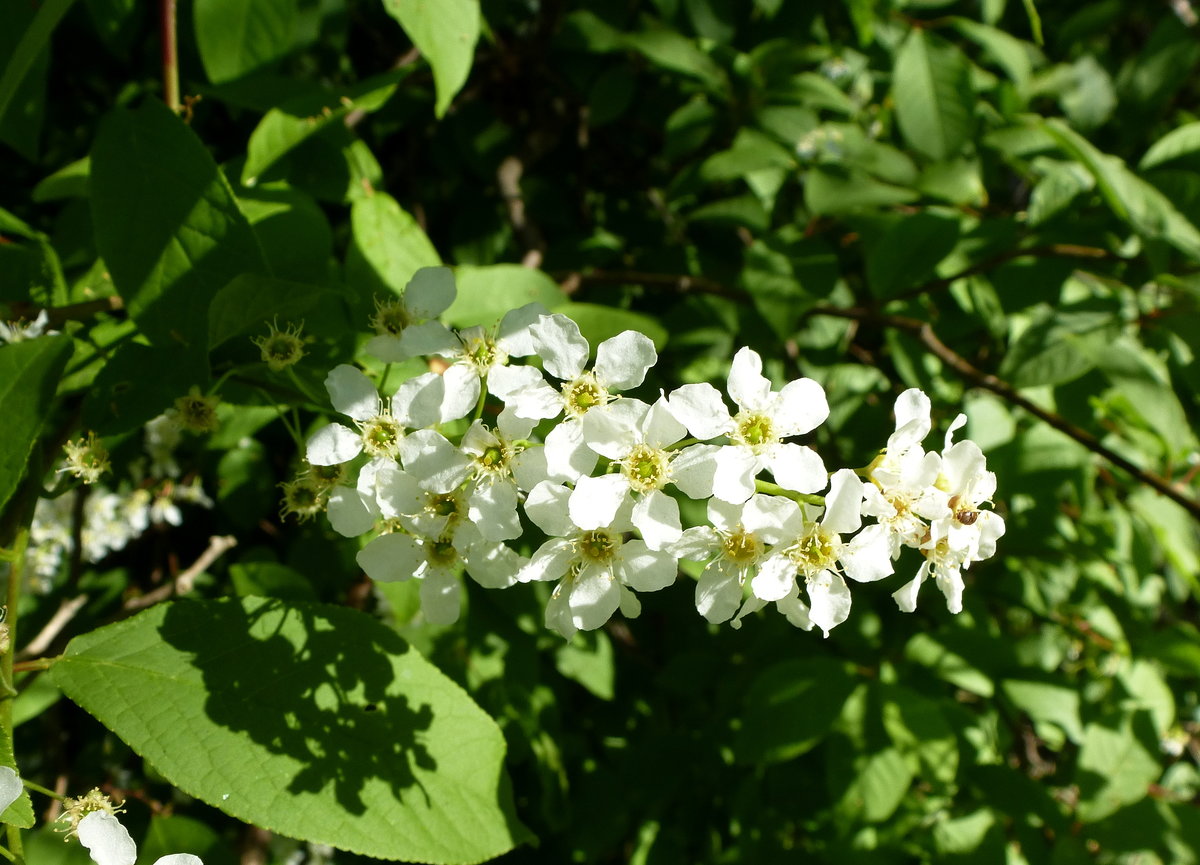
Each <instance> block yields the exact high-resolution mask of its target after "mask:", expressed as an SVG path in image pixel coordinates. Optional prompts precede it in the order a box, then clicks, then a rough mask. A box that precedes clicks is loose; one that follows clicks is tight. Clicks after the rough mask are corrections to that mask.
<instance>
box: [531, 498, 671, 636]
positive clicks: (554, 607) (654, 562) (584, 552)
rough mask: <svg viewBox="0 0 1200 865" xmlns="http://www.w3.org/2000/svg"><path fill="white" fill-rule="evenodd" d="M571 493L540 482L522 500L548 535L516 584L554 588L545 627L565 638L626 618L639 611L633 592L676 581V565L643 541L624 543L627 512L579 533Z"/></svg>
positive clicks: (627, 520)
mask: <svg viewBox="0 0 1200 865" xmlns="http://www.w3.org/2000/svg"><path fill="white" fill-rule="evenodd" d="M570 495H571V491H570V490H569V489H568V488H567V487H565V486H562V485H561V484H555V483H553V482H551V481H543V482H542V483H540V484H538V485H537V486H535V487H534V488H533V489H532V490H531V491H530V492H529V496H528V497H527V498H526V500H525V513H526V514H527V515H528V516H529V518H530V519H531V520H533V522H535V523H536V524H537V525H538V527H539V528H540V529H542V531H544V532H545V533H546V534H547V535H549V536H550V539H549V540H548V541H546V542H545V543H544V544H542V545H541V547H539V548H538V549H537V551H536V552H535V553H534V554H533V556H532V557H531V558H530V560H529V563H528V564H527V565H525V566H524V567H523V568H522V569H521V571H520V573H518V574H517V580H518V581H519V582H523V583H527V582H530V581H533V580H540V581H547V582H549V581H555V580H557V581H558V583H557V585H555V587H554V591H553V592H552V594H551V596H550V601H549V602H548V603H547V604H546V627H548V628H550V629H551V630H552V631H555V632H557V633H558V634H561V635H562V636H563V637H567V638H570V637H571V636H573V635H574V634H575V633H576V632H577V631H591V630H595V629H596V628H599V627H601V626H602V625H603V624H604V623H605V622H607V621H608V620H609V619H610V618H611V617H612V615H613V613H615V612H616V611H617V610H618V609H620V610H621V612H622V613H624V614H625V615H626V616H628V617H629V618H634V617H636V616H637V615H638V614H639V613H640V612H641V602H640V601H638V599H637V596H636V595H634V593H633V591H631V590H634V589H636V590H637V591H639V592H656V591H658V590H659V589H664V588H666V587H667V586H669V585H671V584H672V583H673V582H675V577H676V574H677V573H678V566H679V563H678V561H677V559H676V558H675V556H674V555H673V554H671V553H669V552H666V551H664V550H652V549H650V548H649V547H648V546H647V545H646V542H645V541H642V540H631V541H627V540H625V539H624V537H623V534H624V532H627V531H629V530H630V529H631V528H632V527H633V526H632V523H630V522H629V517H628V514H627V513H618V514H617V515H616V517H615V518H614V520H613V522H612V524H611V525H609V526H606V527H603V528H596V529H590V530H588V529H582V528H580V527H579V526H578V525H576V524H575V523H574V522H573V521H572V519H571V516H570V513H569V506H568V501H569V499H570Z"/></svg>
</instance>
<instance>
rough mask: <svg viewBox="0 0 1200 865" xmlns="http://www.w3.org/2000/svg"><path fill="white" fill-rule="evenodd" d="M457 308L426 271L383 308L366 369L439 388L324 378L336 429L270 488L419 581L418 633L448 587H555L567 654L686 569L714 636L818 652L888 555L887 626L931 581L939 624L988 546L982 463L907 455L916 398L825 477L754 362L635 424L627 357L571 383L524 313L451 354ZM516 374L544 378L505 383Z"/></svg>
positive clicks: (804, 389)
mask: <svg viewBox="0 0 1200 865" xmlns="http://www.w3.org/2000/svg"><path fill="white" fill-rule="evenodd" d="M454 296H455V294H454V283H453V278H452V276H451V274H450V272H449V271H448V270H447V269H445V268H425V269H422V270H420V271H418V272H417V274H416V275H415V276H414V277H413V280H412V281H411V282H410V283H409V285H408V287H407V289H406V294H405V297H406V298H407V301H405V300H401V301H394V302H392V303H391V304H383V305H381V306H380V309H379V311H378V312H377V315H376V318H377V319H379V320H381V321H383V320H386V321H388V322H389V324H388V327H387V328H380V327H377V330H379V332H380V335H379V336H377V337H375V338H374V339H372V340H371V342H369V343H368V344H367V347H366V349H367V351H368V352H369V353H372V354H374V355H376V356H377V357H379V359H381V360H383V361H385V362H388V363H391V362H395V361H400V360H407V359H409V358H412V357H417V356H426V357H429V358H433V357H438V358H441V361H439V362H438V363H437V364H436V367H437V368H439V369H440V370H441V371H440V372H428V373H425V374H423V375H419V376H416V377H415V378H411V379H409V380H408V381H405V382H404V383H403V384H401V385H400V387H399V389H398V390H397V391H396V392H395V394H394V395H392V396H390V397H384V396H381V395H380V393H379V391H378V389H377V387H376V384H375V383H374V382H373V381H372V380H371V379H370V378H369V377H368V376H367V375H366V374H365V373H363V372H362V371H360V370H359V369H358V368H356V367H354V366H351V365H348V364H343V365H340V366H338V367H336V368H335V369H333V370H332V371H331V372H330V373H329V375H328V377H327V378H326V380H325V385H326V388H327V390H328V392H329V397H330V399H331V401H332V404H333V407H334V408H335V409H336V410H337V411H338V412H339V413H341V414H342V415H345V417H346V418H347V419H348V420H349V423H348V424H347V423H333V424H330V425H328V426H325V427H323V428H321V429H319V430H317V432H316V433H314V434H313V435H312V436H311V437H310V438H309V440H308V443H307V454H306V456H307V459H308V462H309V464H310V468H309V470H308V471H307V472H306V473H305V474H303V475H301V477H300V478H298V479H297V480H296V481H293V482H292V484H289V485H285V493H286V496H285V499H291V498H295V504H287V503H285V509H288V510H293V511H295V512H296V513H298V514H299V515H300V516H306V515H308V514H309V513H310V512H311V510H320V509H321V508H324V509H325V510H326V512H327V514H328V518H329V521H330V524H331V525H332V527H333V528H334V530H336V531H337V532H339V533H341V534H343V535H346V536H349V537H358V536H370V540H369V541H367V542H366V543H365V545H364V546H363V547H362V549H361V550H360V552H359V554H358V562H359V564H360V565H361V566H362V568H363V570H364V571H365V572H366V573H367V574H368V575H369V576H370V577H371V578H372V579H375V580H377V581H398V580H409V579H417V580H420V596H421V602H422V609H423V611H424V614H425V616H426V618H427V619H428V620H429V621H431V622H434V623H449V622H452V621H454V620H455V619H457V617H458V615H459V607H460V595H461V587H460V583H459V574H460V572H462V571H465V572H466V573H467V574H469V575H470V576H471V577H473V578H474V579H475V580H476V581H477V582H479V583H480V584H481V585H483V586H486V587H490V588H505V587H508V586H512V585H514V584H516V583H527V582H531V581H545V582H553V583H554V584H555V585H554V588H553V591H552V593H551V596H550V600H549V602H548V604H547V607H546V616H545V620H546V625H547V627H549V628H551V629H553V630H554V631H556V632H558V633H559V634H561V635H563V636H564V637H570V636H571V635H573V634H574V633H575V632H576V631H579V630H591V629H595V628H599V627H601V626H602V625H603V624H604V623H605V622H607V621H608V620H609V618H610V617H611V616H612V615H613V614H614V613H615V612H616V611H617V610H618V609H619V610H621V611H622V613H624V614H625V615H626V616H636V615H637V614H638V612H639V610H640V607H641V605H640V602H639V600H638V597H637V593H639V592H651V591H656V590H658V589H662V588H665V587H666V586H669V585H671V584H672V583H673V582H674V581H675V579H676V577H677V575H678V573H679V560H680V559H689V560H694V561H697V562H700V563H702V564H703V570H702V573H701V575H700V578H699V581H698V583H697V585H696V594H695V597H696V607H697V609H698V610H699V612H700V613H701V614H702V615H703V616H704V617H705V618H706V619H708V620H709V621H710V622H713V623H719V622H725V621H729V620H731V619H732V620H733V623H734V625H735V626H736V625H737V624H738V623H739V622H740V620H741V619H742V618H743V617H744V616H745V615H746V614H748V613H750V612H753V611H755V610H758V609H761V608H762V607H765V606H766V605H768V604H772V603H773V604H775V606H776V608H777V609H778V610H779V611H780V612H781V613H783V614H784V615H785V616H786V618H787V620H788V621H789V622H791V623H792V624H794V625H796V626H798V627H801V628H803V629H805V630H808V629H811V628H812V627H813V626H814V625H815V626H817V627H819V628H820V629H821V630H822V631H823V632H824V633H825V634H826V635H828V634H829V631H830V629H831V628H833V627H834V626H836V625H838V624H840V623H841V622H843V621H845V619H846V617H847V615H848V613H849V610H850V591H849V589H848V587H847V584H846V580H845V578H846V577H849V578H850V579H851V580H853V581H856V582H873V581H876V580H880V579H883V578H885V577H887V576H889V575H891V574H892V573H893V563H894V561H895V560H896V559H897V557H898V556H899V555H900V552H901V550H902V549H903V548H904V547H911V548H914V549H916V550H918V551H919V552H920V554H921V555H922V556H923V557H924V563H923V564H922V565H921V566H920V569H919V570H918V571H917V574H916V577H915V578H914V579H913V580H912V581H911V582H909V583H908V584H906V585H905V586H904V587H903V588H901V589H900V590H899V591H897V592H896V593H895V595H894V597H895V599H896V601H897V603H898V604H899V606H900V608H901V609H903V610H907V611H911V610H913V609H914V608H915V605H916V597H917V591H918V589H919V588H920V585H921V583H922V582H923V581H924V580H925V579H926V578H928V577H932V578H933V579H934V580H935V582H936V583H937V585H938V587H939V588H940V589H941V590H942V592H943V593H944V594H945V596H946V599H947V602H948V605H949V607H950V609H951V610H952V611H954V612H958V611H959V610H960V609H961V597H962V586H963V581H962V576H961V573H962V571H963V570H964V569H966V568H968V567H969V566H970V565H971V564H972V563H973V562H975V561H978V560H980V559H984V558H987V557H988V556H990V555H992V553H993V552H994V550H995V544H996V539H997V538H998V537H999V536H1000V535H1001V534H1002V533H1003V531H1004V523H1003V520H1002V519H1001V518H1000V517H999V516H998V515H997V514H995V513H992V512H988V511H981V510H980V509H981V507H982V506H983V505H984V504H985V503H986V502H987V501H988V500H989V499H990V497H991V496H992V494H993V493H994V491H995V485H996V481H995V476H994V474H992V473H991V472H989V471H987V470H986V467H985V460H984V457H983V454H982V453H981V452H980V450H979V448H978V446H976V445H975V444H974V443H972V442H970V441H961V442H957V443H955V442H953V441H952V435H953V433H954V431H955V430H957V429H958V428H959V427H960V426H961V425H962V424H963V423H964V422H965V418H964V417H961V416H960V418H959V419H957V420H956V421H955V422H954V423H953V424H952V425H951V428H950V432H949V433H948V434H947V436H946V443H945V447H944V448H943V450H942V451H941V452H933V451H930V452H926V451H925V450H924V449H923V447H922V442H923V441H924V439H925V438H926V436H927V435H928V434H929V432H930V431H931V429H932V422H931V419H930V404H929V400H928V398H927V397H926V396H925V395H924V394H923V393H921V392H920V391H919V390H909V391H906V392H905V393H904V394H902V395H901V396H900V398H899V400H898V401H897V404H896V418H897V425H896V430H895V432H894V433H893V434H892V436H891V437H890V438H889V439H888V442H887V447H886V449H884V450H883V452H882V453H881V454H880V455H879V457H878V458H877V459H875V460H874V461H873V462H872V463H871V464H870V466H869V467H867V468H866V469H863V470H861V471H858V472H856V471H854V470H851V469H840V470H837V471H834V472H832V473H831V472H830V471H829V470H828V469H827V467H826V465H825V463H824V461H823V460H822V459H821V457H820V455H818V454H817V453H816V451H814V450H812V449H811V448H809V447H807V446H805V445H802V444H799V443H797V442H796V441H793V440H792V439H794V438H795V437H797V436H803V435H805V434H807V433H810V432H812V431H813V430H815V429H816V428H817V427H818V426H820V424H822V423H823V422H824V421H825V419H826V418H827V417H828V415H829V407H828V403H827V401H826V397H825V392H824V390H823V389H822V388H821V386H820V385H819V384H818V383H817V382H815V381H813V380H811V379H808V378H801V379H798V380H796V381H792V382H789V383H788V384H786V385H785V386H783V387H782V388H781V389H779V390H775V389H773V387H772V384H771V382H770V381H769V380H768V379H767V378H766V377H765V376H764V375H763V373H762V361H761V359H760V358H759V356H758V355H757V354H756V353H755V352H753V351H752V350H750V349H749V348H743V349H741V350H740V351H738V352H737V354H736V355H735V357H734V358H733V363H732V366H731V369H730V373H729V378H728V382H727V388H726V392H727V395H728V399H729V401H731V402H732V403H733V407H732V408H731V407H730V405H729V402H727V400H726V396H725V395H723V394H722V393H721V392H720V391H719V390H717V388H715V387H713V386H712V385H709V384H688V385H683V386H682V387H679V388H677V389H675V390H673V391H672V392H670V393H669V394H667V393H662V394H661V395H660V396H659V398H658V399H657V400H655V401H654V402H653V403H646V402H644V401H642V400H640V399H637V398H634V397H630V396H624V395H622V394H623V393H624V392H626V391H629V390H632V389H634V388H637V387H638V386H640V385H641V384H642V383H643V382H644V380H645V377H646V373H647V371H648V370H649V369H650V368H651V367H652V366H653V365H654V364H655V363H656V361H657V354H656V352H655V349H654V345H653V343H652V342H651V340H650V339H649V338H648V337H646V336H644V335H643V334H640V333H637V332H634V331H625V332H624V333H621V334H618V335H617V336H614V337H612V338H611V339H608V340H605V341H604V342H602V343H600V345H599V346H597V347H596V354H595V362H594V363H593V364H591V365H590V366H589V363H588V362H589V358H590V356H591V352H590V347H589V345H588V343H587V341H586V340H585V339H584V338H583V336H582V335H581V334H580V331H579V328H578V326H577V325H576V324H575V323H574V322H573V321H571V320H570V319H569V318H567V317H566V316H564V315H560V314H550V313H548V312H547V311H546V310H545V309H544V308H542V307H540V306H539V305H536V304H531V305H529V306H525V307H522V308H521V309H518V310H514V311H512V312H510V313H509V314H508V315H506V316H505V317H504V319H503V320H502V321H501V322H500V323H499V325H498V326H497V327H496V328H495V329H494V330H492V331H488V330H485V329H483V328H470V329H468V330H464V331H453V330H450V329H448V328H446V327H445V326H444V325H442V324H441V323H439V322H438V321H437V320H436V317H437V316H438V315H440V314H441V313H442V312H443V311H444V310H445V309H446V308H447V307H449V305H450V303H451V302H452V301H453V299H454ZM531 357H537V358H539V359H540V361H541V365H540V368H539V366H535V365H531V364H528V363H523V364H514V363H512V361H513V360H514V359H517V358H531ZM489 398H493V399H492V400H489ZM493 403H495V405H494V409H498V411H496V410H493V411H492V412H491V413H488V412H487V408H488V406H489V405H492V404H493ZM472 412H473V413H474V416H473V417H471V418H470V419H469V421H468V418H469V416H471V415H472ZM485 417H487V418H488V419H487V420H485V419H484V418H485ZM468 423H469V425H467V424H468ZM464 426H465V431H463V432H462V433H461V435H455V436H453V439H455V440H452V439H451V438H448V437H447V435H446V434H444V433H445V431H446V430H447V429H460V430H461V429H463V427H464ZM535 428H536V429H539V430H542V431H543V432H544V435H542V436H540V437H535V436H534V430H535ZM764 474H767V475H769V476H770V478H771V479H772V480H771V481H768V480H766V479H765V478H764V477H763V475H764ZM301 492H302V493H303V495H299V493H301ZM679 494H682V495H683V496H686V497H688V498H691V499H697V500H705V501H707V513H708V524H707V525H701V526H693V527H688V528H685V527H684V526H683V524H682V522H681V519H680V510H679V500H678V498H677V496H678V495H679ZM306 508H310V509H311V510H309V511H306V510H305V509H306ZM522 517H524V520H523V519H522ZM527 523H532V524H533V525H534V526H536V527H537V529H540V531H541V533H542V534H543V535H544V536H545V538H546V539H545V541H544V542H543V543H541V544H540V545H533V546H530V545H529V544H528V543H527V542H526V543H523V544H521V545H520V546H521V550H523V551H524V552H526V553H528V555H527V556H526V555H523V554H522V553H521V552H518V550H517V549H516V548H515V546H516V545H515V544H514V542H518V541H521V540H523V539H524V538H525V525H526V524H527Z"/></svg>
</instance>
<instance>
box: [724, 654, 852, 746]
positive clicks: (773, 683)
mask: <svg viewBox="0 0 1200 865" xmlns="http://www.w3.org/2000/svg"><path fill="white" fill-rule="evenodd" d="M856 684H857V681H856V680H855V677H854V674H853V672H852V668H851V667H849V666H847V665H846V664H843V663H840V662H838V661H835V660H832V659H830V658H806V659H803V660H792V661H782V662H780V663H778V664H773V665H772V666H770V667H767V668H766V669H765V670H763V671H762V672H761V673H759V674H758V675H757V676H755V678H754V681H753V682H752V683H751V684H750V689H749V690H748V691H747V692H746V699H745V703H744V706H743V709H742V716H741V717H742V725H741V728H740V729H739V730H738V731H737V736H736V739H735V740H734V752H735V754H736V757H737V760H738V762H739V763H775V762H781V761H784V760H791V759H793V758H794V757H799V756H800V755H801V754H803V753H804V752H806V751H809V750H812V748H814V747H815V746H816V745H817V744H818V743H819V742H820V741H821V740H822V739H824V738H825V736H826V735H827V734H828V733H829V729H830V727H832V726H833V723H834V721H836V720H837V719H838V716H839V715H840V714H841V711H842V704H843V703H845V701H846V699H847V698H848V697H849V696H850V693H851V692H852V691H853V690H854V686H855V685H856Z"/></svg>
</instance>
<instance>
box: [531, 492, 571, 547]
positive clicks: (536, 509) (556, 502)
mask: <svg viewBox="0 0 1200 865" xmlns="http://www.w3.org/2000/svg"><path fill="white" fill-rule="evenodd" d="M570 497H571V490H569V489H567V488H566V487H564V486H563V485H562V484H556V483H553V482H552V481H542V482H541V483H540V484H538V485H537V486H535V487H534V488H533V489H531V490H530V491H529V495H528V496H526V497H525V514H526V515H527V516H528V517H529V519H531V520H533V523H534V525H536V526H537V527H538V528H539V529H541V530H542V531H543V532H545V533H546V534H548V535H558V536H560V537H561V536H563V535H570V534H574V533H575V529H576V526H575V524H574V523H573V522H571V516H570V511H569V510H568V507H567V502H568V501H569V500H570Z"/></svg>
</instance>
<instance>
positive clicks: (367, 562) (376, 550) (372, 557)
mask: <svg viewBox="0 0 1200 865" xmlns="http://www.w3.org/2000/svg"><path fill="white" fill-rule="evenodd" d="M354 560H355V561H356V562H358V566H359V567H360V568H362V569H363V571H365V572H366V574H367V576H368V577H370V578H371V579H372V580H375V581H376V582H380V583H394V582H403V581H404V580H408V579H411V578H412V576H413V575H414V574H415V573H416V572H417V569H418V568H420V567H421V565H423V564H425V551H424V550H422V549H421V545H420V544H418V543H417V542H416V540H414V539H413V538H411V537H409V536H408V535H401V534H390V535H380V536H379V537H377V538H375V539H374V540H372V541H371V542H370V543H369V544H367V545H366V546H365V547H363V548H362V549H361V550H359V551H358V555H356V556H355V557H354Z"/></svg>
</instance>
